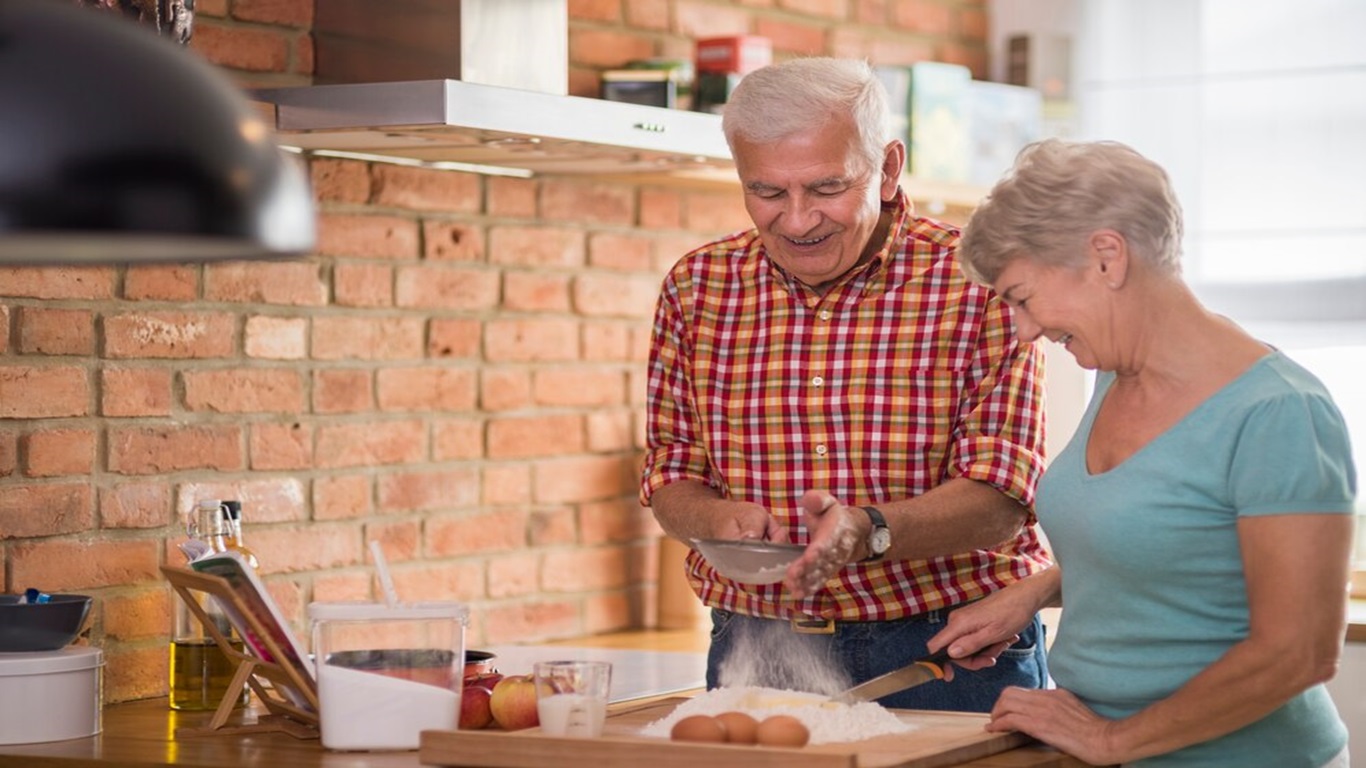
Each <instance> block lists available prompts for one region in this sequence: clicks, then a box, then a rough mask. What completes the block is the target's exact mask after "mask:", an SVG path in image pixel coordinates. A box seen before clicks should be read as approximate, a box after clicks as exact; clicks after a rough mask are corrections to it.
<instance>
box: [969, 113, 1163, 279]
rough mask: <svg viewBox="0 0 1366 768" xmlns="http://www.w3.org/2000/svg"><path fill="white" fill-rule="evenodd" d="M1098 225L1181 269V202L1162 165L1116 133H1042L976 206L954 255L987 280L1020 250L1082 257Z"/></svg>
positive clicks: (1141, 253)
mask: <svg viewBox="0 0 1366 768" xmlns="http://www.w3.org/2000/svg"><path fill="white" fill-rule="evenodd" d="M1097 229H1113V230H1115V231H1116V232H1119V233H1120V234H1122V235H1123V236H1124V239H1125V240H1126V241H1128V244H1129V248H1130V251H1131V252H1132V253H1134V254H1135V255H1136V256H1137V257H1138V258H1140V259H1143V260H1145V261H1146V262H1147V263H1148V264H1150V265H1151V266H1154V267H1156V268H1158V269H1160V270H1164V271H1167V272H1170V273H1171V274H1179V273H1180V271H1181V237H1182V230H1183V224H1182V220H1181V204H1180V203H1179V202H1177V199H1176V193H1175V192H1173V191H1172V186H1171V180H1170V179H1169V178H1168V177H1167V172H1166V171H1164V170H1163V169H1162V167H1161V166H1159V165H1158V164H1157V163H1155V162H1153V161H1152V160H1149V159H1148V158H1146V157H1144V156H1143V155H1140V154H1139V153H1138V152H1136V151H1135V150H1134V149H1133V148H1131V147H1129V146H1126V145H1124V144H1121V143H1119V142H1115V141H1096V142H1069V141H1063V140H1060V139H1044V140H1043V141H1039V142H1035V143H1033V144H1030V145H1029V146H1027V147H1025V148H1024V149H1023V150H1021V151H1020V154H1019V156H1017V157H1016V158H1015V165H1014V167H1013V168H1011V169H1010V171H1008V172H1007V173H1006V175H1005V177H1004V178H1002V179H1001V180H1000V181H998V182H997V183H996V186H994V187H992V189H991V192H990V193H989V194H988V195H987V197H986V199H984V200H983V201H982V203H981V204H979V205H978V206H977V209H976V210H975V211H973V213H972V216H971V217H970V218H969V219H968V223H967V224H966V225H965V226H964V228H963V240H962V243H961V244H960V246H959V260H960V262H961V264H962V268H963V272H964V274H966V275H967V276H968V277H969V279H971V280H974V281H976V282H979V283H984V284H987V285H990V284H992V283H994V282H995V281H996V279H997V278H998V277H1000V274H1001V270H1003V269H1005V267H1006V265H1007V264H1009V263H1010V262H1011V261H1012V260H1013V259H1016V258H1020V257H1025V258H1030V259H1033V260H1035V261H1037V262H1039V263H1043V264H1050V265H1054V266H1068V265H1078V264H1080V263H1081V262H1082V260H1083V256H1084V254H1085V247H1086V237H1087V235H1089V234H1090V233H1092V232H1094V231H1096V230H1097Z"/></svg>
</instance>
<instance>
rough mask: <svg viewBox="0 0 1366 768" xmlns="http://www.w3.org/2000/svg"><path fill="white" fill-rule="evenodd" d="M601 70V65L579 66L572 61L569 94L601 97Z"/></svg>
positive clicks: (588, 97) (591, 97)
mask: <svg viewBox="0 0 1366 768" xmlns="http://www.w3.org/2000/svg"><path fill="white" fill-rule="evenodd" d="M599 71H600V68H599V67H591V68H590V67H583V66H578V65H577V64H575V63H574V62H572V61H571V62H570V65H569V89H568V92H569V95H570V96H579V97H582V98H587V99H596V98H599V97H600V96H601V95H602V75H600V74H599Z"/></svg>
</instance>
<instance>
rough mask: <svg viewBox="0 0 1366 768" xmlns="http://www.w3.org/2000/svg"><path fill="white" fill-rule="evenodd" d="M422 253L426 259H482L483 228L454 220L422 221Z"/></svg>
mask: <svg viewBox="0 0 1366 768" xmlns="http://www.w3.org/2000/svg"><path fill="white" fill-rule="evenodd" d="M422 255H423V257H424V258H426V259H427V260H428V261H483V260H484V230H483V229H482V228H480V227H477V226H474V225H471V224H467V223H461V222H456V221H424V222H422Z"/></svg>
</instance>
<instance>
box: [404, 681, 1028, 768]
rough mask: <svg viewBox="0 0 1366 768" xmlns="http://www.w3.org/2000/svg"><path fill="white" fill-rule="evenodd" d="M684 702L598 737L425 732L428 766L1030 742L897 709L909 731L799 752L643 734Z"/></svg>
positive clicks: (747, 764)
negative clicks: (642, 731) (663, 737)
mask: <svg viewBox="0 0 1366 768" xmlns="http://www.w3.org/2000/svg"><path fill="white" fill-rule="evenodd" d="M684 701H686V699H684V698H669V699H662V700H660V701H657V702H653V703H651V704H647V705H643V706H641V707H638V708H635V709H630V710H626V711H623V712H618V713H609V714H608V717H607V725H606V726H605V727H604V729H603V735H602V737H601V738H597V739H572V738H564V737H556V736H546V735H544V734H542V733H540V732H539V730H538V729H535V728H529V729H527V730H524V731H513V732H510V733H509V732H504V731H423V732H422V745H421V748H420V750H419V752H418V757H419V759H420V760H421V761H422V763H423V764H424V765H438V766H463V767H465V768H544V767H545V766H555V765H563V766H591V767H592V768H641V767H642V766H646V767H647V768H697V766H706V767H707V768H941V766H950V765H957V764H959V763H963V762H966V761H968V760H975V759H977V758H979V757H986V756H987V755H994V754H996V753H997V752H1004V751H1005V750H1007V749H1013V748H1015V747H1018V746H1021V745H1022V744H1026V743H1028V742H1029V741H1030V739H1029V737H1027V736H1025V735H1023V734H1019V733H987V732H986V731H984V730H982V727H983V726H984V725H986V722H987V716H986V715H978V714H970V713H962V712H924V711H914V710H892V711H893V712H895V713H896V715H897V717H899V718H901V719H902V720H903V721H904V722H907V723H910V724H912V725H914V726H916V728H915V730H913V731H909V732H907V733H897V734H887V735H883V736H878V737H876V738H872V739H865V740H863V741H851V742H846V743H840V744H815V745H810V746H806V747H802V748H800V749H786V748H778V747H757V746H746V745H739V744H696V743H690V742H679V741H670V740H668V739H660V738H650V737H645V736H639V735H637V734H638V733H639V732H640V729H641V728H642V727H644V726H645V725H647V724H649V723H652V722H654V721H655V720H658V719H659V718H661V717H664V716H665V715H667V714H669V713H670V712H672V711H673V708H674V707H676V706H678V705H679V704H681V703H682V702H684Z"/></svg>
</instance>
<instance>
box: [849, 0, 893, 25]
mask: <svg viewBox="0 0 1366 768" xmlns="http://www.w3.org/2000/svg"><path fill="white" fill-rule="evenodd" d="M891 2H892V0H854V21H856V22H858V23H859V24H871V25H873V26H882V25H884V24H886V23H887V6H888V5H890V4H891Z"/></svg>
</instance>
